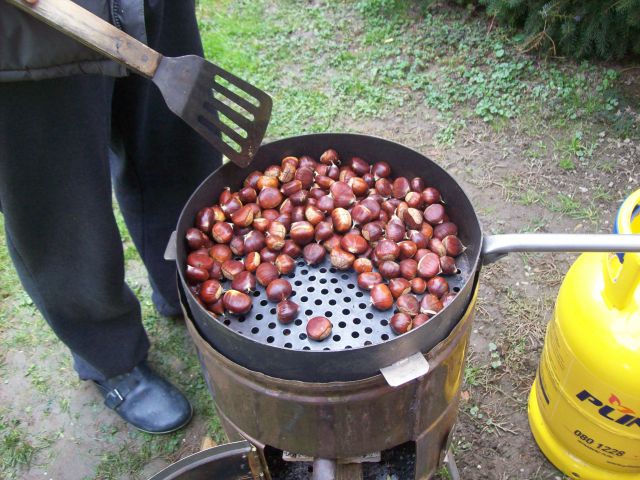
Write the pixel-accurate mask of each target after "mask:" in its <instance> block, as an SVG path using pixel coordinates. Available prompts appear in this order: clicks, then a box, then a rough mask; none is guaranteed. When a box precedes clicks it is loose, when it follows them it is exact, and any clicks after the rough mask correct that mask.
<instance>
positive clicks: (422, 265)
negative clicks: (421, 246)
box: [418, 252, 440, 279]
mask: <svg viewBox="0 0 640 480" xmlns="http://www.w3.org/2000/svg"><path fill="white" fill-rule="evenodd" d="M438 273H440V257H438V256H437V255H436V254H435V253H433V252H428V253H426V254H425V255H424V256H423V257H422V258H421V259H420V261H419V262H418V275H419V276H421V277H422V278H425V279H428V278H431V277H435V276H436V275H437V274H438Z"/></svg>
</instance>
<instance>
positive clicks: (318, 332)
mask: <svg viewBox="0 0 640 480" xmlns="http://www.w3.org/2000/svg"><path fill="white" fill-rule="evenodd" d="M332 328H333V324H332V323H331V321H330V320H329V319H328V318H327V317H313V318H312V319H310V320H309V321H308V322H307V336H308V337H309V339H311V340H315V341H316V342H320V341H322V340H324V339H325V338H327V337H328V336H330V335H331V329H332Z"/></svg>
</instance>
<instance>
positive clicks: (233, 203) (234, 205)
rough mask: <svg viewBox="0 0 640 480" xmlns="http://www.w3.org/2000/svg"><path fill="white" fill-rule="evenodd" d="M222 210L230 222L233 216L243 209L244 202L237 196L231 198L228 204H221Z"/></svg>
mask: <svg viewBox="0 0 640 480" xmlns="http://www.w3.org/2000/svg"><path fill="white" fill-rule="evenodd" d="M220 208H221V209H222V211H223V212H224V216H225V219H227V220H230V219H231V214H232V213H234V212H237V211H238V210H240V209H241V208H242V202H241V201H240V198H238V197H237V196H234V197H231V199H229V201H227V202H226V203H222V202H220Z"/></svg>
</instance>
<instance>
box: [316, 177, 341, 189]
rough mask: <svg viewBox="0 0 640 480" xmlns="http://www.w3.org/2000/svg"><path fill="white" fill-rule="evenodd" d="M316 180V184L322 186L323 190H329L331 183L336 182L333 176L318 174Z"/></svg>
mask: <svg viewBox="0 0 640 480" xmlns="http://www.w3.org/2000/svg"><path fill="white" fill-rule="evenodd" d="M314 180H315V182H316V185H318V187H320V188H322V189H323V190H329V188H331V185H333V184H334V183H336V181H335V180H334V179H333V178H331V177H328V176H326V175H316V177H315V179H314Z"/></svg>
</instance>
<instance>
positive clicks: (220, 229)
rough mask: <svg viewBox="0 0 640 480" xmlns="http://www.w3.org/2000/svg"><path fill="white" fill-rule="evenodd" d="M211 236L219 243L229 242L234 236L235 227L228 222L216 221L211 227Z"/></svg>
mask: <svg viewBox="0 0 640 480" xmlns="http://www.w3.org/2000/svg"><path fill="white" fill-rule="evenodd" d="M211 236H212V237H213V239H214V240H215V241H216V242H217V243H229V242H230V241H231V239H232V238H233V227H232V226H231V225H229V224H228V223H226V222H216V223H214V224H213V227H211Z"/></svg>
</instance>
